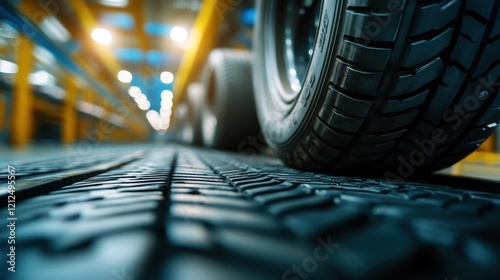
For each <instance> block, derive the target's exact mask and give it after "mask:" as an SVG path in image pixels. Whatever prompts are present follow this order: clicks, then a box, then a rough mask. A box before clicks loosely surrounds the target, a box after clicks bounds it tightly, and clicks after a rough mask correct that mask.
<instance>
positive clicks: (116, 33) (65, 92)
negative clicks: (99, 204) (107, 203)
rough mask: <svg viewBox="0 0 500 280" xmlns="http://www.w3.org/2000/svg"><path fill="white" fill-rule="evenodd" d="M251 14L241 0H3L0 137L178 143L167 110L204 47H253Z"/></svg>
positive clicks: (15, 143)
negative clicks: (171, 141) (174, 140)
mask: <svg viewBox="0 0 500 280" xmlns="http://www.w3.org/2000/svg"><path fill="white" fill-rule="evenodd" d="M226 2H227V1H226ZM254 16H255V10H254V3H253V1H242V0H241V1H229V2H227V3H225V2H221V1H219V3H218V1H201V0H170V1H162V0H146V1H142V0H141V1H139V0H22V1H2V3H1V4H0V144H1V145H3V146H4V147H6V146H9V147H15V148H22V147H27V146H33V145H37V144H74V143H76V142H78V141H93V142H99V143H106V142H113V143H114V142H143V141H152V140H160V141H168V140H172V139H176V140H178V141H182V139H179V137H178V136H175V135H174V134H175V125H174V122H175V121H174V120H173V116H172V115H173V114H172V112H173V110H175V108H176V107H177V105H178V104H182V103H183V97H182V96H183V93H184V92H185V91H186V88H187V86H188V85H189V84H190V83H192V82H193V81H196V80H197V79H198V77H199V72H200V71H199V70H200V69H201V68H202V67H203V65H204V63H205V60H206V57H207V55H208V52H209V51H210V50H211V49H213V48H216V47H218V46H224V47H229V48H239V49H249V48H251V34H252V32H251V29H252V26H253V23H254ZM181 107H183V106H182V105H181ZM184 107H185V106H184ZM180 110H181V111H182V110H186V109H185V108H184V109H182V108H181V109H180ZM181 115H182V112H181Z"/></svg>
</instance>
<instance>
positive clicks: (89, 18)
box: [69, 0, 146, 123]
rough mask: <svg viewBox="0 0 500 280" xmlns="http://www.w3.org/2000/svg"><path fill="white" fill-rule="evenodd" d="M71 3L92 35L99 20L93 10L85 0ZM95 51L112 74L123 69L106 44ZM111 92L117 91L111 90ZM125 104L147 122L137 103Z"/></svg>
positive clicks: (71, 1)
mask: <svg viewBox="0 0 500 280" xmlns="http://www.w3.org/2000/svg"><path fill="white" fill-rule="evenodd" d="M69 3H70V5H71V6H72V8H73V10H74V11H75V13H76V16H77V18H78V20H79V21H80V22H81V24H82V26H83V29H84V32H85V33H86V34H88V36H90V34H91V33H92V30H94V28H96V27H98V24H97V21H96V19H95V18H94V15H93V14H92V11H91V10H90V9H89V7H88V6H87V4H86V3H85V1H83V0H70V2H69ZM85 41H87V40H85ZM95 53H96V54H97V55H98V56H99V58H100V59H101V60H102V61H103V62H104V65H105V66H106V68H107V70H108V71H109V72H110V73H111V75H112V76H113V77H115V76H116V74H117V73H118V72H119V71H120V70H121V67H120V64H119V62H118V61H117V60H116V59H115V57H114V56H113V53H112V52H111V50H110V49H109V48H107V47H105V46H99V48H97V49H95ZM105 84H107V85H110V86H111V87H112V88H119V89H121V85H119V84H118V83H117V82H114V83H113V82H111V81H108V83H105ZM122 90H123V89H122ZM111 92H115V91H113V90H111ZM122 94H123V93H122V92H121V91H119V92H118V93H117V94H115V95H116V96H117V97H118V98H120V97H121V95H122ZM120 100H124V101H125V100H126V99H120ZM125 105H126V106H127V108H128V110H130V112H133V113H135V114H136V115H137V116H140V117H139V119H140V120H141V122H142V123H146V119H145V117H144V114H143V113H142V112H141V111H140V110H139V109H138V108H137V107H136V106H135V105H133V104H132V103H131V102H130V101H129V100H127V101H125Z"/></svg>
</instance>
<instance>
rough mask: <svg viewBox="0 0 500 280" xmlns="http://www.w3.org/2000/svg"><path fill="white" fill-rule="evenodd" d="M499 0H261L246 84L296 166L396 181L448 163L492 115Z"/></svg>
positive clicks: (496, 107) (274, 140)
mask: <svg viewBox="0 0 500 280" xmlns="http://www.w3.org/2000/svg"><path fill="white" fill-rule="evenodd" d="M499 6H500V1H498V0H495V1H475V0H467V1H466V0H442V1H404V0H381V1H371V0H368V1H366V0H342V1H328V0H323V1H289V2H287V5H286V6H278V3H277V1H260V2H259V3H258V15H259V18H258V20H257V27H256V32H255V38H254V44H255V45H254V48H255V64H254V67H253V73H254V75H253V76H254V85H255V94H256V102H257V111H258V116H259V120H260V123H261V126H262V129H263V133H264V135H265V138H266V141H267V143H268V145H269V146H270V147H271V148H272V149H273V151H274V152H275V154H277V155H278V156H280V157H281V158H282V159H283V161H284V162H285V163H286V164H288V165H290V166H293V167H297V168H301V169H314V170H322V171H348V172H349V171H352V172H357V173H360V172H369V171H375V172H377V173H383V174H385V177H387V178H389V179H394V180H401V179H405V178H407V177H410V176H412V175H415V174H418V173H424V172H431V171H434V170H438V169H441V168H444V167H447V166H450V165H452V164H453V163H455V162H457V161H458V160H460V159H462V158H463V157H465V156H466V155H468V154H469V153H471V152H472V151H474V150H475V149H476V148H477V147H478V146H479V145H480V144H481V143H482V142H483V141H484V140H485V139H486V138H487V137H488V136H489V135H490V134H491V133H492V132H493V131H494V129H495V127H496V126H497V124H498V122H499V120H500V95H499V94H498V89H499V75H500V63H499V58H500V52H498V49H500V16H499V15H498V14H499V13H498V12H499Z"/></svg>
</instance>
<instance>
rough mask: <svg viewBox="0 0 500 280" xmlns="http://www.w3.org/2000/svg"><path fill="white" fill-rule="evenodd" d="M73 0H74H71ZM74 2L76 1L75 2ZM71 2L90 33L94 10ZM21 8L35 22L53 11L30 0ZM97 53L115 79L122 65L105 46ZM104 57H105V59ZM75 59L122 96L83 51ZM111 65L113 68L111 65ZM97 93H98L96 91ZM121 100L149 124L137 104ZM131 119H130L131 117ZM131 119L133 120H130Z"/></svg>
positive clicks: (78, 2)
mask: <svg viewBox="0 0 500 280" xmlns="http://www.w3.org/2000/svg"><path fill="white" fill-rule="evenodd" d="M71 1H73V0H71ZM73 2H74V3H73ZM73 2H71V4H74V5H73V8H75V7H78V9H75V11H76V12H77V15H78V16H79V19H84V20H81V22H82V25H83V26H84V29H85V30H84V32H85V34H90V33H91V31H92V30H93V29H94V28H95V27H97V22H96V21H95V19H94V17H93V15H92V12H91V11H90V9H88V7H87V6H86V4H85V3H84V2H83V1H81V0H76V1H73ZM20 9H21V11H22V12H23V14H24V15H25V16H27V17H28V18H30V19H31V20H32V21H33V22H35V23H40V22H41V21H42V20H43V19H44V18H45V17H47V16H49V15H50V13H51V12H52V11H46V10H45V9H42V8H41V7H40V6H39V3H38V2H37V1H30V0H24V1H22V2H21V5H20ZM89 41H90V40H88V39H87V40H83V42H84V43H85V45H86V46H88V45H90V44H88V43H87V42H89ZM94 51H95V53H96V54H97V55H99V56H100V58H101V60H102V61H103V62H104V64H105V65H107V66H108V67H107V69H106V70H107V71H108V72H109V75H110V77H112V78H113V79H114V77H115V75H116V73H117V72H118V71H119V69H120V66H119V63H118V62H117V61H116V60H115V59H114V57H113V56H112V54H111V51H110V50H109V49H107V48H105V47H102V48H99V49H94ZM103 58H104V59H103ZM73 59H74V60H75V61H76V62H77V63H78V64H79V65H81V66H82V68H83V69H84V70H85V71H86V72H87V73H88V74H89V75H90V76H91V77H92V78H93V79H95V80H96V81H97V82H98V83H99V84H101V85H102V86H104V88H106V90H108V91H109V92H111V93H113V94H114V95H115V96H116V97H118V98H120V97H121V96H122V92H121V91H120V90H118V91H117V87H116V85H117V83H113V80H110V79H109V78H105V77H103V76H102V75H99V74H98V73H96V71H95V70H94V69H93V67H92V66H91V65H90V64H89V63H87V61H86V59H85V57H84V55H83V54H82V53H76V54H74V55H73ZM110 65H111V68H110V67H109V66H110ZM96 94H97V93H96ZM120 100H125V102H124V103H125V105H126V106H127V109H128V110H129V111H130V112H132V113H133V114H134V113H135V115H136V117H137V118H135V120H137V121H138V122H139V123H142V124H147V122H146V120H145V118H144V115H143V114H142V112H141V111H140V110H139V109H138V108H137V107H136V106H135V104H132V102H130V100H127V99H120ZM129 120H130V119H129ZM130 121H131V120H130Z"/></svg>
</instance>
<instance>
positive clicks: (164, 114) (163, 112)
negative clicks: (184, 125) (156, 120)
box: [160, 107, 172, 118]
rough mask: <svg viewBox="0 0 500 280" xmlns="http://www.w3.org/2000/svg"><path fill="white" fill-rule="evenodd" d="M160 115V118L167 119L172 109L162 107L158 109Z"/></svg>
mask: <svg viewBox="0 0 500 280" xmlns="http://www.w3.org/2000/svg"><path fill="white" fill-rule="evenodd" d="M160 115H161V116H162V117H165V118H168V117H170V116H171V115H172V109H171V108H169V109H167V108H164V107H162V108H161V109H160Z"/></svg>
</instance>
